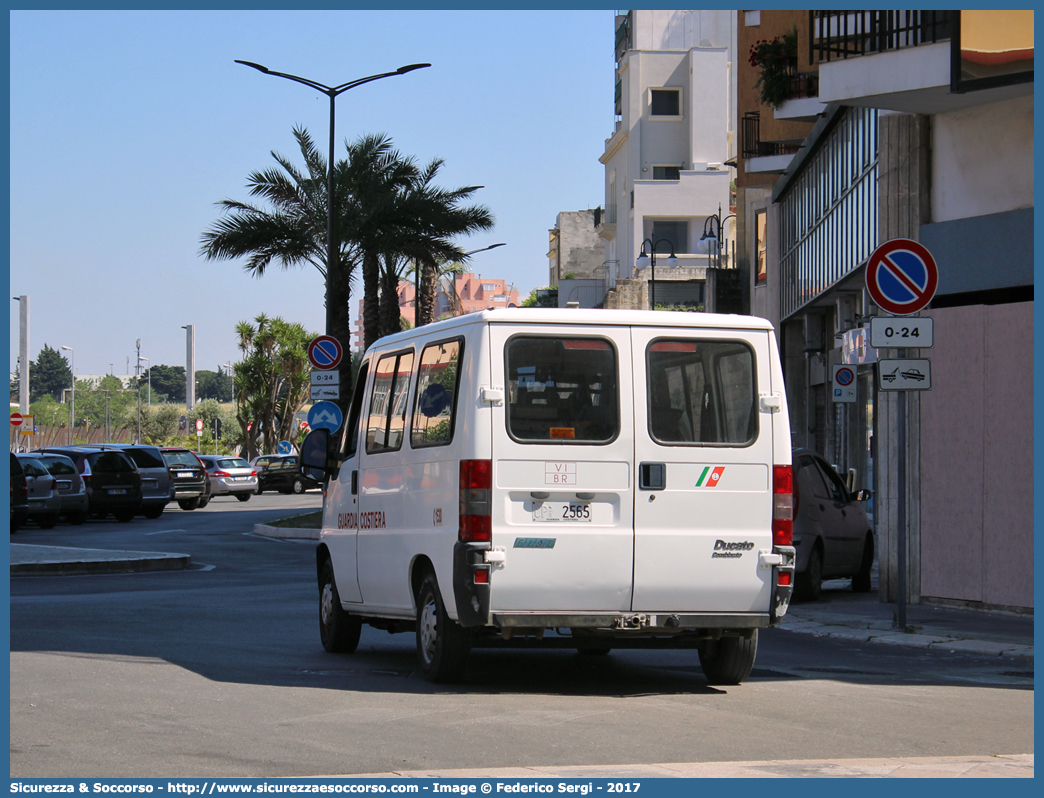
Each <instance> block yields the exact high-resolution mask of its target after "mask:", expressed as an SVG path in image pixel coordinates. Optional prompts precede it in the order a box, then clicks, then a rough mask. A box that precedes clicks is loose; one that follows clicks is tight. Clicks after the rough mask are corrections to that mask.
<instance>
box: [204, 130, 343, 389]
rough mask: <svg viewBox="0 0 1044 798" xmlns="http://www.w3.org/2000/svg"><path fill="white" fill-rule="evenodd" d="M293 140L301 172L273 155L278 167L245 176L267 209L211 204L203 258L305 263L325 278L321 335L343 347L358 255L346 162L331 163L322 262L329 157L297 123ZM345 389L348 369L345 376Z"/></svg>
mask: <svg viewBox="0 0 1044 798" xmlns="http://www.w3.org/2000/svg"><path fill="white" fill-rule="evenodd" d="M294 138H295V139H296V140H297V144H298V146H299V148H300V150H301V155H302V157H303V158H304V163H305V169H304V170H301V169H299V168H298V167H297V166H295V165H294V164H293V163H291V162H290V161H289V160H288V159H287V158H285V157H283V156H281V155H279V154H278V153H276V152H273V153H272V157H273V158H274V159H275V161H276V163H277V164H278V165H279V167H280V168H278V169H276V168H271V169H267V170H264V171H259V172H253V173H251V174H250V176H249V177H248V178H247V187H248V189H249V190H250V194H251V195H252V196H254V197H258V198H260V199H262V200H265V201H266V202H267V203H268V206H269V207H267V208H265V207H259V206H257V205H252V204H249V203H245V202H239V201H237V200H231V199H226V200H222V201H221V202H219V203H217V204H218V206H219V207H221V208H222V210H223V212H224V214H225V215H224V216H223V217H222V218H221V219H219V220H218V221H217V222H215V223H214V225H213V226H212V227H211V228H210V229H209V230H208V231H206V232H205V233H204V234H203V236H202V242H201V247H200V254H202V255H203V256H204V257H206V258H207V259H208V260H217V259H231V258H240V257H246V258H247V261H246V264H245V265H244V269H245V270H246V271H247V273H249V274H251V275H252V276H254V277H261V276H263V275H264V274H265V271H266V270H267V269H268V267H269V266H270V265H271V264H272V263H273V262H274V263H277V264H278V265H280V266H281V267H282V268H284V269H290V268H296V267H298V266H305V265H309V264H310V265H311V266H313V267H314V268H315V269H317V270H318V271H319V273H320V274H322V275H323V278H324V280H325V282H326V309H327V332H328V333H329V334H330V335H332V336H334V337H335V338H337V340H339V341H341V342H342V343H343V344H347V342H348V341H350V340H351V335H352V329H351V320H350V310H351V309H350V307H349V300H350V298H351V280H352V276H353V272H354V270H355V266H356V262H357V257H356V250H355V241H354V240H353V238H352V237H351V236H349V235H345V234H344V228H345V226H346V225H345V212H346V210H347V206H348V204H349V203H348V199H347V198H348V193H349V192H348V188H347V182H348V174H347V173H348V163H347V162H346V161H343V160H342V161H338V162H337V163H336V164H335V166H334V194H335V196H336V198H337V205H338V206H339V210H338V209H335V211H337V212H335V213H334V241H335V244H336V246H335V251H336V253H337V262H336V263H334V264H332V265H331V264H328V263H327V262H326V259H327V252H326V227H327V200H328V198H327V162H326V160H325V158H324V157H323V156H322V154H321V153H320V152H319V151H318V150H317V149H316V147H315V144H314V142H313V141H312V138H311V136H309V135H308V132H307V131H306V130H304V129H303V128H300V127H297V128H294ZM342 376H344V377H346V379H345V380H344V381H343V382H342V386H343V387H344V389H345V390H350V387H351V374H350V373H348V374H343V375H342Z"/></svg>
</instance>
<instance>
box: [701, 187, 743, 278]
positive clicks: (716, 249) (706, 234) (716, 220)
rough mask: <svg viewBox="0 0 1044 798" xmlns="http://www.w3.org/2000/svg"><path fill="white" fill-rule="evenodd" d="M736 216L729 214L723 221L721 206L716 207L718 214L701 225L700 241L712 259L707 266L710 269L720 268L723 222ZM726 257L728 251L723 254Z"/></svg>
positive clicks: (714, 214) (713, 214)
mask: <svg viewBox="0 0 1044 798" xmlns="http://www.w3.org/2000/svg"><path fill="white" fill-rule="evenodd" d="M735 218H736V214H734V213H730V214H729V215H728V216H726V217H725V218H724V219H722V218H721V204H720V203H719V205H718V212H717V213H712V214H711V215H710V216H708V217H707V219H706V221H705V222H704V223H703V235H702V236H700V241H706V242H707V243H706V246H707V254H708V255H710V256H711V257H712V258H713V264H708V266H710V268H713V269H720V268H722V266H721V244H722V238H724V231H723V229H722V228H723V227H724V225H725V222H727V221H728V220H729V219H735ZM725 255H726V257H728V250H726V252H725Z"/></svg>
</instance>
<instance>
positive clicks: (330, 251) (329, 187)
mask: <svg viewBox="0 0 1044 798" xmlns="http://www.w3.org/2000/svg"><path fill="white" fill-rule="evenodd" d="M236 63H237V64H243V65H244V66H248V67H253V68H254V69H256V70H257V71H258V72H263V73H264V74H266V75H275V76H276V77H278V78H286V79H287V80H292V81H294V82H296V83H301V84H304V85H305V86H308V87H309V88H312V89H315V90H316V91H318V92H320V93H322V94H325V95H326V96H327V97H329V98H330V159H329V163H328V164H327V176H326V270H327V294H329V281H330V273H331V271H332V269H333V267H334V266H333V265H334V263H335V258H334V251H335V249H336V247H335V245H334V233H333V231H334V225H333V218H334V204H335V203H334V116H335V114H334V101H335V100H336V99H337V95H339V94H341V93H343V92H346V91H348V89H354V88H355V87H356V86H361V85H363V84H364V83H372V82H373V81H375V80H380V79H381V78H390V77H393V76H395V75H405V74H406V73H407V72H412V71H413V70H415V69H423V68H425V67H430V66H431V64H409V65H408V66H402V67H399V68H398V69H396V70H395V71H394V72H382V73H381V74H379V75H370V76H369V77H365V78H358V79H356V80H352V81H349V82H348V83H342V84H341V85H339V86H327V85H325V84H323V83H318V82H316V81H314V80H309V79H308V78H301V77H298V76H297V75H289V74H287V73H285V72H275V71H274V70H271V69H269V68H268V67H266V66H262V65H261V64H255V63H253V62H251V61H240V60H238V59H237V60H236ZM337 310H338V308H335V307H333V303H332V302H331V301H330V297H329V296H327V302H326V334H327V335H330V334H332V330H333V318H334V315H335V313H336V312H337ZM341 345H342V346H346V345H347V342H346V341H342V342H341Z"/></svg>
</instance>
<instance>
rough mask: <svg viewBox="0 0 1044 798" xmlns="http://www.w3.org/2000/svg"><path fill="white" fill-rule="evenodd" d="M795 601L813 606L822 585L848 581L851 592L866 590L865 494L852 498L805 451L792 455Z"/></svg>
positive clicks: (869, 534) (869, 556) (870, 553)
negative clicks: (850, 581) (836, 581)
mask: <svg viewBox="0 0 1044 798" xmlns="http://www.w3.org/2000/svg"><path fill="white" fill-rule="evenodd" d="M793 455H794V548H795V549H797V563H796V571H797V576H796V580H795V596H796V597H797V598H799V599H805V600H808V601H815V600H817V599H818V598H819V594H820V591H821V590H822V587H823V580H824V579H835V578H838V577H851V578H852V590H854V591H855V592H857V593H866V592H868V591H869V590H870V587H871V586H870V571H871V569H872V568H873V565H874V532H873V529H872V528H871V526H870V519H869V518H867V515H866V509H865V507H864V502H866V501H867V500H868V499H869V498H870V496H871V492H870V491H869V490H860V491H857V492H856V493H855V494H853V493H852V492H851V491H850V490H849V488H848V485H846V484H845V481H844V480H843V479H841V477H840V476H838V474H837V472H836V471H835V470H834V469H833V468H832V467H831V466H830V465H829V464H828V463H827V462H826V460H824V459H823V458H822V457H820V456H819V455H818V454H816V453H815V452H814V451H811V450H810V449H795V450H794V453H793Z"/></svg>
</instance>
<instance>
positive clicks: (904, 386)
mask: <svg viewBox="0 0 1044 798" xmlns="http://www.w3.org/2000/svg"><path fill="white" fill-rule="evenodd" d="M877 369H878V371H877V376H878V383H877V385H878V389H879V390H882V391H930V390H931V389H932V362H931V361H930V360H879V361H877Z"/></svg>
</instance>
